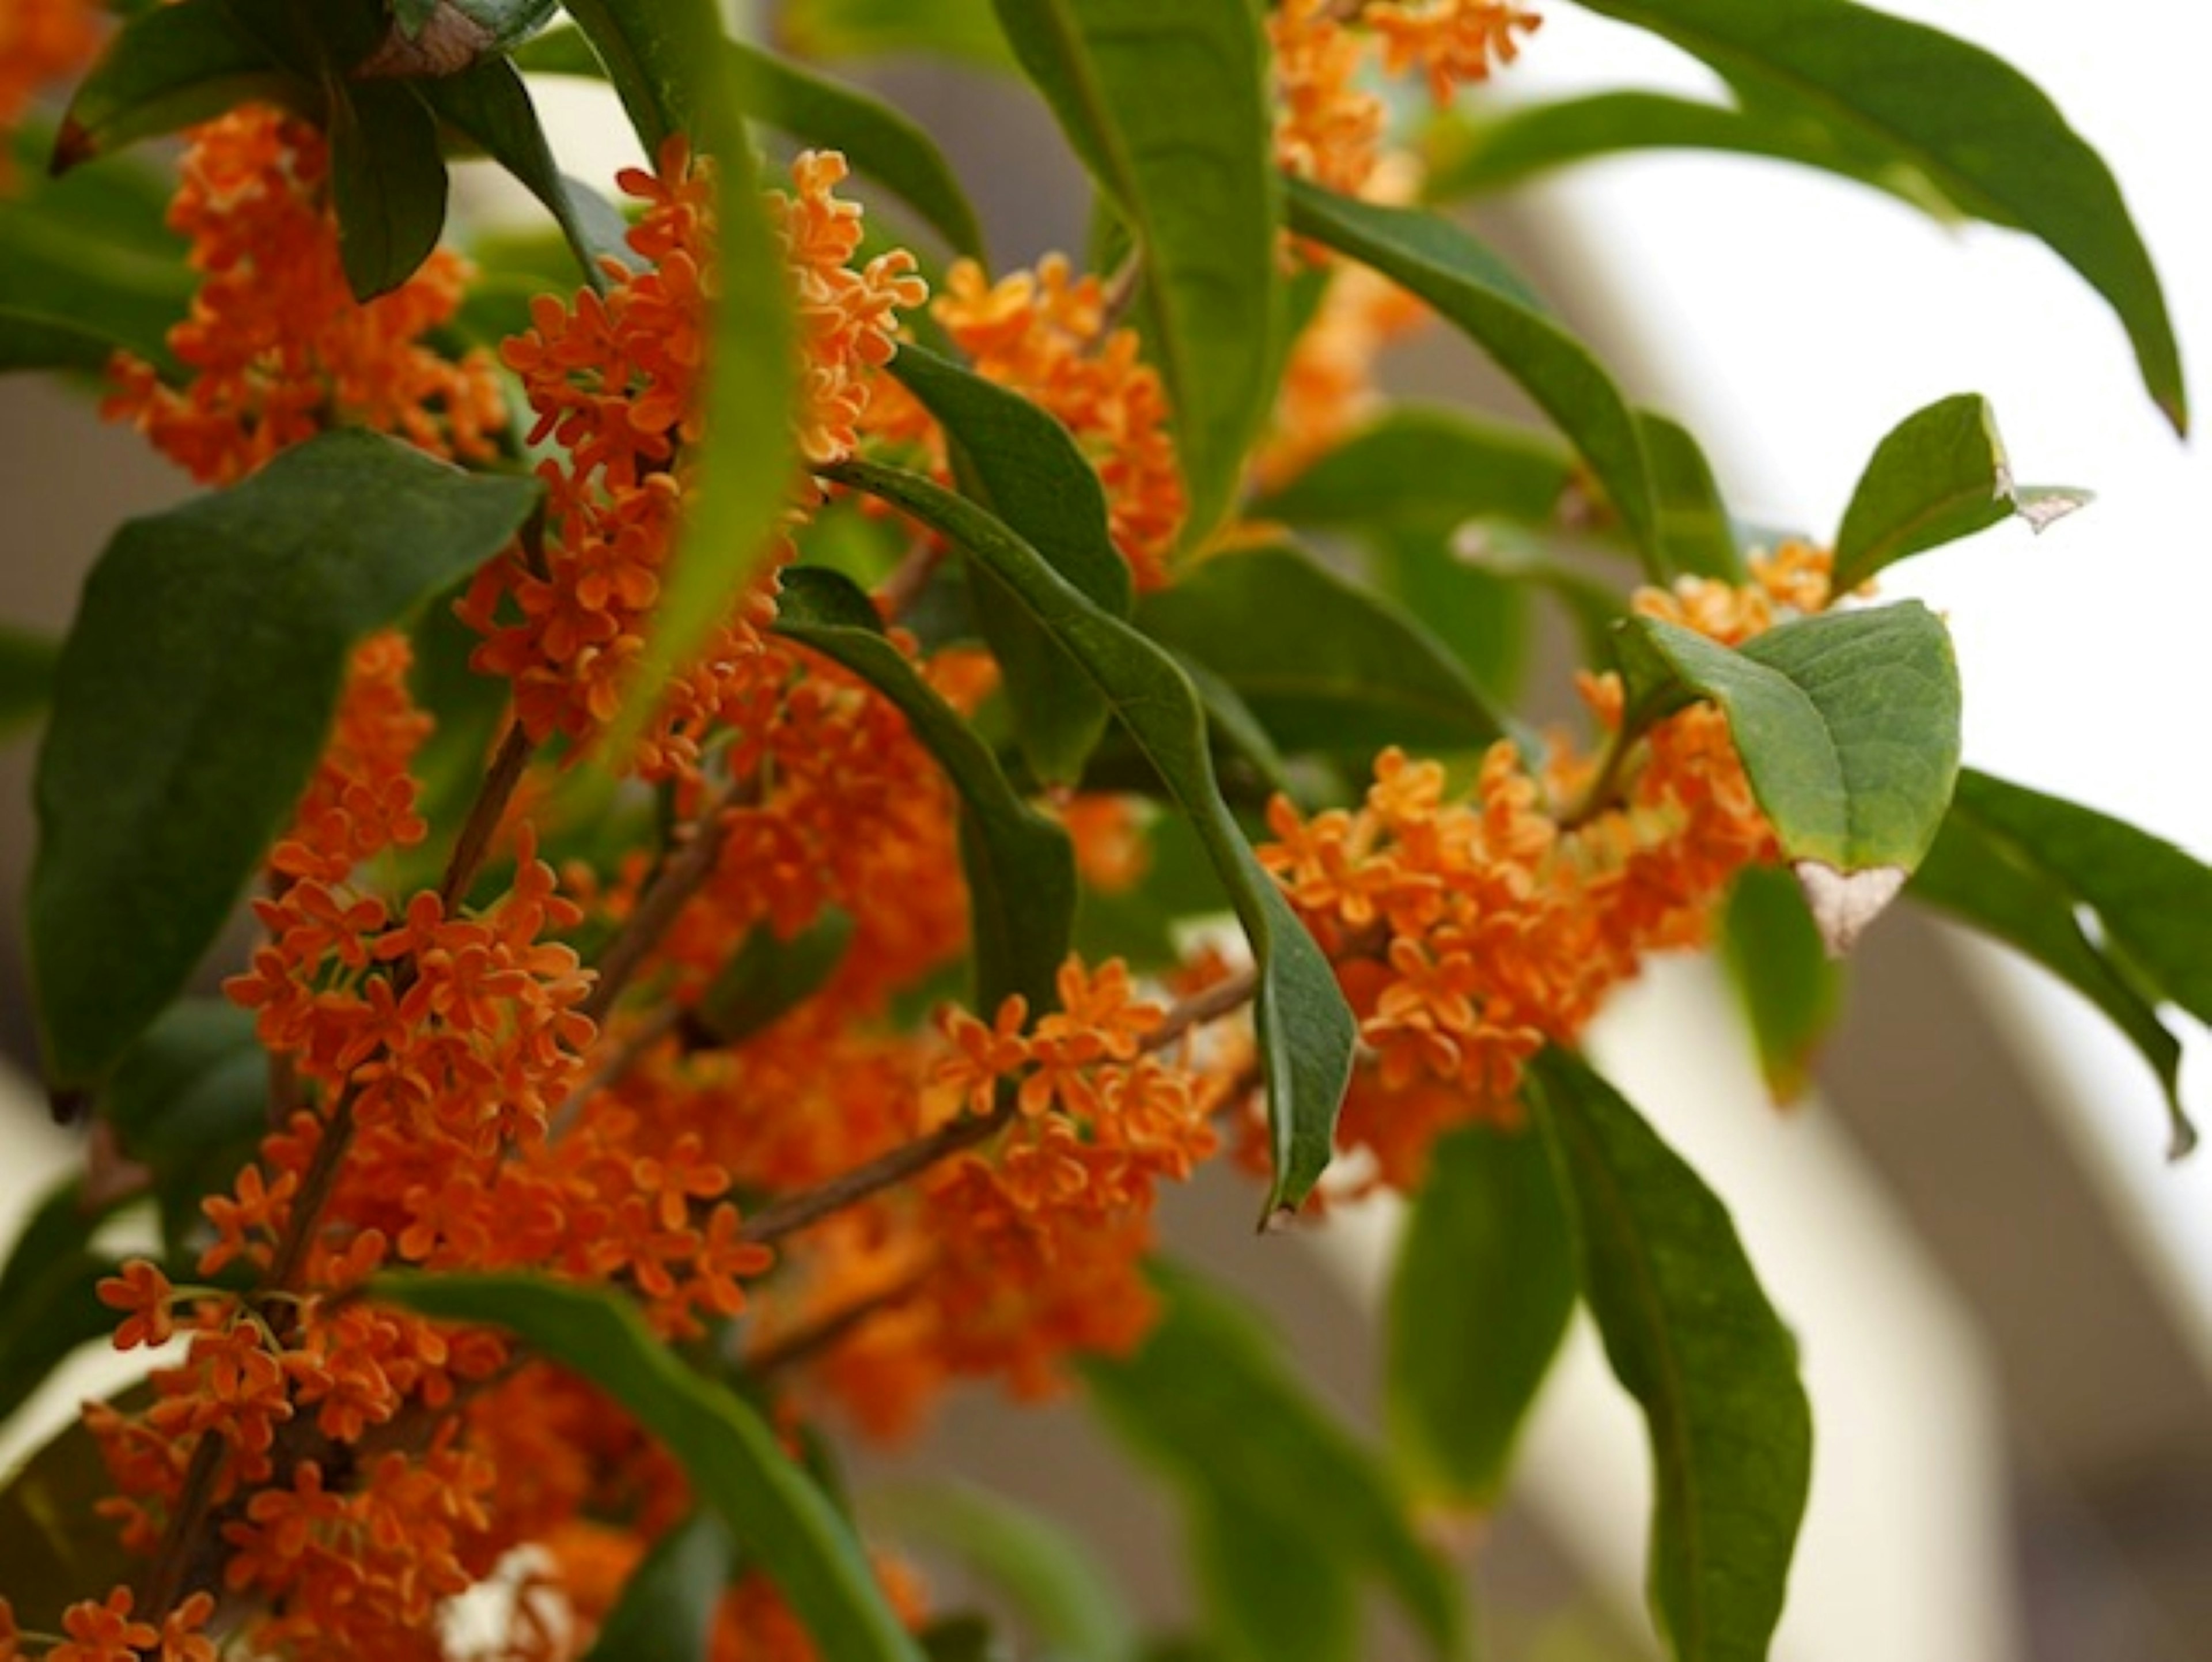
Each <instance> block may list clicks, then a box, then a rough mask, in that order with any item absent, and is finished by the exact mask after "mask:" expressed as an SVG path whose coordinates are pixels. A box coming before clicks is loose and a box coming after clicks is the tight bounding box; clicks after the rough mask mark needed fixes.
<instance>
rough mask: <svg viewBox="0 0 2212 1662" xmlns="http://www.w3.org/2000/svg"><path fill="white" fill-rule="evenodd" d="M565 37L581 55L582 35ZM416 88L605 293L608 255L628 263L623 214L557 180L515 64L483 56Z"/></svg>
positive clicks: (574, 185) (580, 188) (570, 182)
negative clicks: (506, 179)
mask: <svg viewBox="0 0 2212 1662" xmlns="http://www.w3.org/2000/svg"><path fill="white" fill-rule="evenodd" d="M571 35H572V38H573V39H574V40H575V41H576V43H577V45H578V46H579V47H580V48H582V49H583V51H584V52H585V53H586V56H588V55H589V52H590V48H589V47H588V46H586V45H585V43H584V40H583V37H582V36H581V35H580V34H574V33H573V32H571ZM594 63H595V64H596V60H594ZM415 84H416V86H417V87H419V88H420V89H421V91H422V97H423V99H424V100H425V101H426V102H427V103H428V105H429V107H430V109H431V111H432V113H434V114H435V115H436V116H437V118H438V119H440V120H441V121H443V122H445V123H446V124H447V125H449V126H451V127H453V129H455V130H456V131H459V132H460V133H462V134H464V135H465V136H466V137H468V139H469V140H470V141H471V143H474V144H476V145H477V147H478V148H479V149H482V150H483V152H484V154H485V155H489V156H490V157H491V158H492V160H493V161H496V162H498V163H499V165H500V166H501V167H504V168H506V169H507V172H508V173H510V174H513V176H514V177H515V179H516V180H518V181H520V183H521V184H522V185H523V186H524V187H525V188H526V189H527V190H528V191H529V192H530V193H531V195H532V196H534V197H536V198H538V200H539V201H540V202H542V203H544V204H545V206H546V208H547V209H548V210H550V212H551V213H552V215H553V218H554V221H555V222H556V223H557V224H558V225H559V226H560V227H561V234H562V236H564V237H566V238H567V239H568V247H569V248H570V249H571V250H572V251H573V252H574V254H575V256H576V264H577V265H579V266H580V267H581V268H582V270H583V273H584V280H585V281H586V283H590V284H591V285H592V287H593V288H594V289H601V290H604V289H605V288H606V283H607V278H606V273H605V271H603V270H601V269H600V264H599V262H600V261H601V260H602V259H606V258H610V257H611V258H613V259H619V260H622V261H623V262H624V263H626V264H627V263H628V261H629V245H628V244H626V243H625V242H624V241H623V221H622V216H621V215H620V214H618V213H617V212H616V211H615V210H613V208H611V206H610V205H609V204H607V203H606V202H605V200H604V199H603V198H599V197H598V196H596V195H594V194H593V193H592V192H591V191H590V190H589V189H588V188H586V186H581V185H579V184H577V183H576V182H575V181H574V180H571V179H568V178H566V177H564V176H563V175H562V172H561V170H560V167H558V166H557V165H556V163H555V161H554V160H553V150H552V147H551V146H550V145H549V144H548V143H546V142H545V130H544V128H543V127H541V126H540V125H538V112H537V110H536V108H535V107H533V106H532V104H531V101H530V89H529V88H527V87H526V86H524V85H523V84H522V77H521V76H519V75H517V74H516V73H515V70H514V65H513V64H511V63H509V62H508V61H507V59H506V58H484V59H483V60H482V61H481V62H479V63H477V64H475V65H474V66H473V67H471V68H470V69H468V70H464V71H463V72H462V73H460V74H459V75H447V76H432V77H428V78H426V79H424V80H422V81H420V82H416V83H415Z"/></svg>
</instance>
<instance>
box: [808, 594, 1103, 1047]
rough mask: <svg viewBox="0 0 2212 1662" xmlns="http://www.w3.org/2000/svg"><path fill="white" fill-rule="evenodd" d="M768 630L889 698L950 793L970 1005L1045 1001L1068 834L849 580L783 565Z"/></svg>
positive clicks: (1049, 1004) (1068, 868)
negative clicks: (1012, 999)
mask: <svg viewBox="0 0 2212 1662" xmlns="http://www.w3.org/2000/svg"><path fill="white" fill-rule="evenodd" d="M776 628H777V630H778V631H779V632H780V633H782V634H785V635H788V636H790V637H791V638H792V639H793V640H794V641H798V642H800V643H801V644H803V645H805V646H809V647H811V648H814V649H815V650H816V651H817V652H819V653H821V654H823V656H824V657H826V658H830V659H834V660H835V661H836V662H838V663H841V664H842V665H843V666H844V667H846V668H848V669H849V670H851V671H852V672H853V673H854V674H855V675H858V676H860V678H861V679H863V680H865V681H866V682H867V683H868V684H869V685H871V686H872V687H874V688H875V689H876V690H877V691H878V692H880V693H882V694H883V695H884V697H886V698H888V699H890V701H891V703H893V704H895V705H896V706H897V707H898V709H899V712H900V714H902V715H904V716H905V717H906V719H907V723H908V726H909V727H911V728H913V729H914V734H915V738H917V739H919V740H921V742H922V744H924V745H925V746H927V747H928V749H929V752H930V753H931V754H932V755H933V756H934V757H935V758H937V762H938V765H939V766H940V767H942V768H943V769H944V770H945V776H946V777H947V778H949V779H951V782H952V786H953V788H954V789H955V790H957V792H958V793H959V794H960V803H961V821H960V825H961V835H960V851H961V861H962V866H963V869H964V871H965V873H966V874H967V878H968V894H969V908H970V913H971V917H970V925H969V928H970V933H971V934H972V936H973V940H974V950H975V1001H976V1005H977V1008H980V1009H982V1010H984V1011H986V1012H989V1011H992V1010H995V1009H996V1008H998V1006H999V1002H1000V1000H1001V999H1003V998H1005V997H1006V995H1008V994H1009V993H1019V994H1021V995H1023V996H1024V998H1026V999H1028V1000H1029V1006H1030V1010H1031V1011H1032V1012H1041V1011H1044V1010H1048V1009H1051V1008H1054V1004H1055V1003H1056V1001H1057V995H1056V994H1055V993H1054V989H1053V981H1054V975H1055V973H1056V972H1057V971H1058V970H1059V969H1060V961H1061V960H1062V959H1065V958H1066V956H1067V942H1068V937H1069V934H1070V933H1071V931H1072V930H1073V928H1074V918H1075V855H1074V852H1073V848H1072V846H1071V844H1070V843H1069V842H1068V838H1067V833H1066V831H1062V830H1061V829H1060V826H1059V825H1057V824H1055V823H1054V821H1053V820H1051V819H1047V818H1046V817H1045V816H1044V815H1043V814H1042V813H1038V812H1037V811H1036V809H1035V808H1032V807H1030V806H1029V804H1028V803H1026V802H1024V801H1022V800H1021V798H1020V797H1018V796H1017V795H1016V794H1014V790H1013V788H1012V786H1011V785H1009V784H1008V783H1007V782H1006V775H1005V774H1004V773H1002V772H1000V769H999V763H998V758H996V757H995V756H994V755H993V754H992V753H991V749H990V746H987V745H986V744H985V743H984V742H983V740H981V737H979V736H978V735H977V734H976V732H975V728H971V727H969V725H968V723H967V722H966V721H963V719H962V718H961V716H960V714H959V712H958V711H957V710H955V709H953V708H952V707H951V705H950V704H948V703H945V700H944V699H942V698H940V697H938V695H937V694H936V692H934V691H933V690H932V689H931V688H930V686H929V685H928V684H927V682H925V681H924V680H923V679H921V675H920V674H919V673H917V672H916V670H915V667H914V665H913V664H912V663H911V662H910V661H908V659H907V658H906V657H905V655H904V654H902V653H901V652H900V651H899V649H898V648H896V647H895V646H893V645H892V644H891V643H890V641H889V640H888V639H887V638H885V636H884V633H883V625H882V624H881V622H880V620H879V619H878V618H877V615H876V609H875V607H874V606H872V605H871V604H870V602H869V600H868V597H867V596H866V595H865V594H862V593H861V592H860V589H859V588H857V587H854V584H853V582H852V581H851V580H850V579H849V578H847V577H844V576H842V575H839V574H837V573H836V572H834V571H823V570H819V569H810V568H807V567H804V566H801V567H798V568H796V569H793V570H790V571H787V572H786V573H785V574H784V578H783V594H782V598H781V601H780V602H779V604H778V608H777V617H776Z"/></svg>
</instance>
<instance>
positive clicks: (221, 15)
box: [53, 0, 321, 173]
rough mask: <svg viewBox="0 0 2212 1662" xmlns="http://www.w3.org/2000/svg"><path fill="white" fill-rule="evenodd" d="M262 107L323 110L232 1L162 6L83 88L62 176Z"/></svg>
mask: <svg viewBox="0 0 2212 1662" xmlns="http://www.w3.org/2000/svg"><path fill="white" fill-rule="evenodd" d="M249 100H268V101H274V102H276V103H278V104H282V105H284V106H286V107H289V108H293V109H296V110H300V111H302V112H305V113H314V112H316V111H318V110H319V108H320V107H321V106H320V100H319V97H318V95H317V94H316V93H315V91H314V89H313V88H312V87H310V86H308V85H307V84H305V83H303V82H300V81H298V80H297V79H295V77H294V76H291V75H289V73H287V72H286V70H284V69H283V66H282V65H281V64H279V63H278V62H277V61H276V58H274V57H273V56H272V55H271V54H270V52H268V51H267V50H266V49H265V48H264V46H262V44H261V43H260V42H259V41H258V40H256V39H255V38H254V36H253V34H252V33H251V32H250V31H249V30H248V29H247V28H246V27H245V26H244V25H242V24H241V23H240V21H239V20H238V18H237V16H236V15H234V13H233V11H232V9H231V8H230V6H229V5H228V3H226V0H178V3H176V4H174V5H167V6H156V7H155V8H153V9H151V10H149V11H143V12H141V13H140V14H139V15H137V16H136V17H134V18H132V19H131V21H129V22H127V23H125V25H124V26H123V27H122V28H121V29H120V30H119V31H118V32H117V33H116V35H115V38H114V39H113V40H111V41H109V42H108V45H107V50H106V52H102V53H101V54H100V61H99V62H98V63H97V64H94V65H93V67H92V70H91V72H90V73H89V74H88V75H87V76H85V78H84V79H83V81H82V82H80V83H79V84H78V86H77V89H76V94H75V95H74V96H72V97H71V98H70V107H69V113H68V114H67V115H65V116H64V118H63V119H62V130H61V134H60V137H59V138H58V141H57V143H56V144H55V146H54V160H53V167H54V171H55V172H56V173H62V172H65V171H67V170H68V169H69V168H71V167H76V165H77V164H78V163H79V162H82V161H90V160H91V159H92V158H93V157H94V156H96V155H109V154H112V152H114V151H116V150H119V149H122V148H123V147H124V146H125V145H127V144H131V143H136V142H137V141H138V140H140V139H142V138H158V137H161V135H162V134H164V133H173V132H175V131H178V130H179V128H182V127H189V126H191V125H192V124H193V123H195V122H198V121H206V120H210V119H212V118H214V117H216V116H218V115H221V114H222V113H224V112H225V111H227V110H229V109H232V108H234V107H236V106H238V105H240V104H241V103H245V102H247V101H249Z"/></svg>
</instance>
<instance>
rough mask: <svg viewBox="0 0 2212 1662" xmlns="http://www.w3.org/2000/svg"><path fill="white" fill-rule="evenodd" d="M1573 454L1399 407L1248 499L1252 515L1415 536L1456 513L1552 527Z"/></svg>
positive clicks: (1454, 520)
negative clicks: (1254, 499) (1389, 529)
mask: <svg viewBox="0 0 2212 1662" xmlns="http://www.w3.org/2000/svg"><path fill="white" fill-rule="evenodd" d="M1574 476H1575V459H1574V458H1573V457H1572V456H1571V455H1570V454H1567V453H1566V452H1565V451H1564V450H1562V449H1560V448H1559V446H1558V445H1556V444H1554V443H1553V442H1552V441H1549V440H1548V439H1546V438H1543V437H1542V436H1541V435H1537V434H1533V433H1526V432H1523V431H1522V430H1521V429H1518V428H1512V427H1504V426H1498V425H1495V424H1493V423H1487V422H1480V421H1475V420H1473V419H1470V418H1469V417H1466V416H1464V415H1462V414H1460V413H1459V412H1458V411H1450V410H1431V409H1425V408H1421V407H1419V406H1413V405H1401V406H1399V407H1396V408H1394V409H1392V410H1391V411H1389V414H1387V415H1384V416H1383V417H1379V418H1378V419H1376V421H1374V422H1372V423H1370V424H1369V425H1367V426H1365V427H1364V428H1362V429H1359V431H1358V432H1357V433H1355V434H1353V435H1352V437H1350V438H1348V439H1346V441H1344V442H1343V443H1342V444H1340V445H1339V446H1338V447H1336V448H1335V449H1334V450H1332V451H1330V452H1328V454H1326V455H1324V456H1322V458H1320V460H1317V461H1316V462H1314V463H1313V465H1312V466H1310V467H1308V468H1307V469H1306V470H1305V471H1304V472H1302V473H1300V474H1299V475H1298V476H1297V478H1294V479H1292V480H1291V482H1290V483H1289V484H1285V485H1284V486H1282V487H1281V488H1280V489H1279V490H1274V491H1272V492H1270V493H1269V494H1267V495H1266V496H1261V498H1260V499H1259V500H1258V501H1257V502H1254V503H1253V504H1252V509H1251V512H1252V515H1253V517H1254V518H1255V519H1261V520H1287V521H1290V522H1291V524H1293V525H1302V526H1311V527H1316V528H1325V529H1330V530H1336V529H1349V530H1352V531H1356V532H1367V531H1370V530H1372V529H1374V528H1377V527H1386V526H1391V527H1403V528H1404V529H1406V530H1408V531H1416V532H1420V533H1435V532H1439V531H1448V530H1449V529H1450V528H1451V527H1454V526H1455V525H1458V524H1459V523H1460V522H1461V521H1465V520H1474V519H1502V520H1510V521H1515V522H1516V523H1517V524H1521V525H1529V526H1539V527H1552V526H1554V525H1555V524H1556V523H1557V521H1558V517H1559V498H1560V497H1561V496H1564V495H1565V492H1566V490H1567V487H1568V485H1569V484H1571V483H1572V482H1573V479H1574Z"/></svg>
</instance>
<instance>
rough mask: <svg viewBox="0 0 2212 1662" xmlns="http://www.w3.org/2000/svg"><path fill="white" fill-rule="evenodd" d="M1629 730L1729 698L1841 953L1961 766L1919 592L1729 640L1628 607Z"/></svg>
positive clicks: (1929, 827)
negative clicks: (1914, 597)
mask: <svg viewBox="0 0 2212 1662" xmlns="http://www.w3.org/2000/svg"><path fill="white" fill-rule="evenodd" d="M1616 639H1617V641H1618V642H1619V644H1620V660H1621V669H1622V672H1623V673H1624V674H1625V675H1626V678H1627V682H1628V715H1627V716H1626V720H1625V721H1624V725H1623V731H1624V734H1626V735H1628V736H1632V735H1633V734H1636V733H1638V732H1639V731H1641V730H1642V729H1643V728H1644V727H1645V726H1648V725H1649V724H1650V722H1651V721H1655V720H1656V719H1658V718H1659V717H1660V716H1662V715H1667V714H1668V713H1670V712H1671V711H1673V710H1674V709H1680V707H1681V706H1682V705H1683V704H1684V703H1688V702H1690V701H1692V700H1693V699H1696V698H1710V699H1711V700H1712V701H1713V703H1717V704H1718V705H1719V706H1720V707H1721V709H1723V710H1725V711H1726V712H1727V714H1728V718H1729V735H1730V737H1731V738H1732V739H1733V740H1734V741H1735V748H1736V752H1737V754H1738V755H1740V756H1741V757H1742V758H1743V767H1744V772H1745V773H1746V774H1747V776H1749V778H1750V781H1751V788H1752V792H1753V794H1754V795H1755V796H1757V797H1758V799H1759V807H1760V809H1761V811H1763V812H1764V813H1765V815H1766V817H1767V819H1768V820H1769V821H1771V823H1772V825H1773V826H1774V832H1775V836H1776V837H1777V839H1778V841H1779V842H1780V843H1781V844H1782V852H1783V854H1784V856H1785V857H1786V858H1787V859H1788V860H1789V861H1790V863H1791V865H1792V866H1793V868H1795V869H1796V873H1797V876H1798V880H1799V881H1800V883H1801V884H1802V886H1804V889H1805V894H1806V899H1807V900H1808V902H1809V903H1810V904H1811V906H1812V908H1813V916H1814V921H1815V922H1818V923H1819V924H1820V934H1821V938H1822V939H1823V940H1824V941H1826V942H1827V945H1828V949H1829V950H1830V951H1831V952H1832V953H1838V954H1841V953H1844V952H1845V951H1848V950H1849V949H1850V945H1851V943H1852V942H1853V941H1856V940H1857V938H1858V935H1859V934H1860V932H1861V931H1862V930H1863V929H1864V928H1866V926H1867V925H1868V924H1869V923H1870V922H1873V921H1874V919H1875V916H1878V915H1879V914H1880V913H1881V910H1882V909H1883V908H1884V907H1886V906H1887V904H1888V903H1889V902H1890V901H1891V900H1892V899H1893V898H1895V896H1896V893H1897V891H1898V890H1899V887H1901V886H1903V884H1904V881H1905V878H1906V876H1907V875H1908V874H1910V873H1911V870H1912V868H1914V867H1915V866H1917V865H1918V864H1919V863H1920V857H1921V855H1923V854H1925V853H1926V852H1927V851H1928V845H1929V843H1932V842H1934V841H1935V840H1936V828H1937V827H1938V826H1939V825H1942V820H1943V814H1944V811H1945V809H1947V808H1948V807H1949V806H1950V801H1951V785H1952V782H1953V781H1954V779H1955V778H1956V777H1957V776H1958V771H1959V671H1958V665H1957V663H1956V662H1955V661H1954V659H1953V657H1952V654H1951V638H1950V636H1949V635H1948V633H1947V632H1946V631H1945V630H1944V628H1943V625H1942V624H1941V623H1940V622H1938V621H1937V620H1936V617H1935V615H1934V614H1933V613H1932V612H1929V610H1928V609H1927V608H1926V607H1925V606H1921V605H1920V604H1919V603H1918V602H1917V601H1906V602H1905V603H1904V604H1902V605H1899V606H1883V607H1881V608H1880V609H1878V610H1873V611H1865V612H1826V613H1823V614H1821V615H1820V616H1819V617H1814V618H1798V619H1796V620H1794V621H1792V622H1790V623H1787V624H1782V625H1781V626H1780V627H1778V628H1776V629H1773V630H1769V631H1768V632H1767V633H1766V634H1765V635H1762V636H1758V637H1757V638H1755V639H1753V640H1752V641H1749V642H1746V643H1745V645H1744V646H1743V647H1742V648H1740V649H1738V650H1735V651H1731V650H1730V649H1729V648H1727V647H1724V646H1721V645H1718V644H1717V643H1716V642H1712V641H1711V640H1708V639H1707V638H1706V637H1705V636H1702V635H1699V634H1697V633H1695V632H1693V631H1692V630H1686V629H1684V628H1681V627H1680V625H1678V624H1669V623H1663V622H1662V621H1660V620H1659V619H1657V618H1630V619H1628V620H1627V621H1626V622H1625V623H1624V624H1622V625H1621V627H1620V632H1619V634H1618V636H1616Z"/></svg>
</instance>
